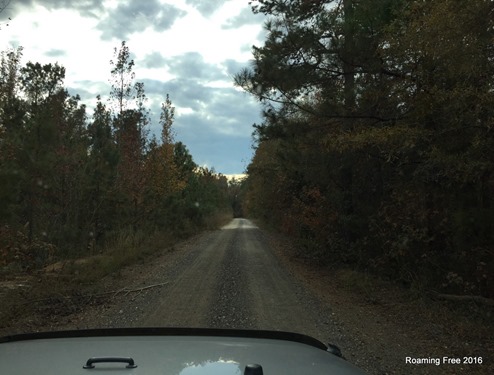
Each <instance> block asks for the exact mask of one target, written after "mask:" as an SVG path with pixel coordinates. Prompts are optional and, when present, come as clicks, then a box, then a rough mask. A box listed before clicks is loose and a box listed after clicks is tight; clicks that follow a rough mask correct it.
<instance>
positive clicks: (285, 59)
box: [235, 0, 494, 297]
mask: <svg viewBox="0 0 494 375" xmlns="http://www.w3.org/2000/svg"><path fill="white" fill-rule="evenodd" d="M252 3H253V4H252V6H253V11H254V12H256V13H263V14H265V15H267V17H268V18H267V22H266V24H265V30H266V32H267V38H266V41H265V44H264V45H263V46H262V47H254V48H253V55H254V60H253V63H252V65H251V66H250V67H249V68H246V69H245V70H243V71H241V72H240V73H238V74H237V76H236V77H235V81H236V84H237V85H239V86H241V87H243V88H244V89H245V90H247V91H248V92H250V93H251V94H253V95H254V96H256V97H257V98H258V99H259V100H260V101H261V103H263V105H264V116H263V119H264V120H263V122H262V123H261V124H257V125H255V132H254V135H255V139H256V141H257V148H256V153H255V156H254V159H253V161H252V162H251V164H250V165H249V167H248V175H249V177H248V180H247V181H246V187H245V194H244V210H246V211H247V212H248V214H249V215H251V216H254V217H258V218H259V219H262V220H264V221H265V222H267V223H269V224H271V225H272V226H275V227H276V228H278V229H280V230H282V231H283V232H285V233H288V234H289V235H290V236H292V237H293V238H295V239H296V240H297V241H298V244H299V248H300V249H301V255H303V256H306V257H308V258H311V259H315V260H317V261H318V262H320V263H326V264H329V263H332V264H340V265H343V264H344V265H347V266H351V267H355V268H358V269H361V270H366V271H370V272H374V273H376V274H379V275H384V276H386V277H389V278H391V279H393V280H400V281H402V282H405V283H406V284H408V285H411V286H413V287H416V288H420V289H426V290H429V289H433V290H436V291H442V292H449V293H467V294H480V295H483V296H488V297H494V247H493V246H494V241H493V240H494V201H493V192H494V174H493V172H494V2H492V1H490V0H472V1H462V2H458V1H456V0H435V1H423V0H411V1H405V0H366V1H357V0H340V1H329V0H317V1H303V0H291V1H287V0H258V1H253V2H252Z"/></svg>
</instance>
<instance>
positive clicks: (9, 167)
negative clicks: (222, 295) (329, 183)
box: [0, 42, 231, 270]
mask: <svg viewBox="0 0 494 375" xmlns="http://www.w3.org/2000/svg"><path fill="white" fill-rule="evenodd" d="M21 60H22V48H18V49H14V50H10V51H4V52H3V53H1V56H0V202H1V204H0V266H3V267H11V268H15V269H20V270H32V269H36V268H39V267H42V266H44V265H45V264H46V263H47V262H51V261H54V260H56V259H67V258H77V257H84V256H91V255H95V254H99V253H101V252H102V251H104V249H105V248H106V247H107V246H111V244H115V242H116V241H117V242H118V239H119V238H120V239H121V238H123V237H125V238H127V239H129V238H130V241H131V242H132V243H133V244H134V245H136V246H139V241H142V239H144V238H150V236H151V238H152V236H153V235H154V234H155V233H161V234H160V236H162V232H166V233H168V234H169V235H170V236H172V237H175V238H181V237H183V236H187V235H190V234H191V233H193V232H194V231H197V230H198V229H201V228H204V227H205V225H206V224H208V223H211V222H213V223H214V222H215V217H216V218H218V217H219V216H221V215H225V214H226V213H228V212H231V203H230V201H229V195H228V194H229V192H228V182H227V179H226V177H224V176H222V175H219V174H216V173H214V171H213V170H209V169H207V168H203V167H198V166H197V165H196V164H195V163H194V161H193V159H192V156H191V155H190V153H189V151H188V149H187V148H186V146H185V145H184V144H182V143H181V142H176V141H175V140H174V131H173V128H172V125H173V122H174V115H175V109H174V107H173V105H172V102H171V99H170V97H169V96H168V95H166V96H164V98H163V103H162V106H161V116H160V120H159V121H160V128H161V136H160V137H159V138H158V137H156V136H154V135H151V134H150V131H149V129H150V126H151V124H150V121H151V118H150V111H149V109H147V108H146V95H145V90H144V85H143V83H141V82H136V81H135V74H134V72H133V68H134V61H133V60H132V59H130V52H129V49H128V47H127V46H126V44H125V42H122V44H121V46H120V47H119V48H118V49H117V48H115V50H114V58H113V59H112V61H111V62H110V66H109V68H110V69H109V73H110V74H109V77H110V78H109V79H110V83H111V93H110V96H109V100H108V101H103V100H102V99H101V96H98V97H97V101H96V104H95V108H94V113H93V114H92V115H88V114H87V113H86V107H85V106H84V105H83V104H81V103H80V102H81V100H80V98H79V97H78V96H71V95H69V93H68V91H67V89H66V88H64V76H65V68H64V67H62V66H60V65H58V64H46V65H41V64H39V63H33V62H28V63H27V64H26V65H25V66H22V63H21ZM229 215H231V213H229Z"/></svg>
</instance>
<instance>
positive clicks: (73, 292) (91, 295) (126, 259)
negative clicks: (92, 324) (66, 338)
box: [0, 214, 231, 335]
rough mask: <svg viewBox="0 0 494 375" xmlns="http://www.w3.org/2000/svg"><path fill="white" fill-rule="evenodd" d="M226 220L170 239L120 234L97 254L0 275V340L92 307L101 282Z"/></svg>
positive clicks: (169, 235)
mask: <svg viewBox="0 0 494 375" xmlns="http://www.w3.org/2000/svg"><path fill="white" fill-rule="evenodd" d="M230 220H231V215H228V214H218V215H216V216H214V217H211V218H210V219H209V220H208V221H207V222H206V223H205V224H204V225H203V226H201V227H194V226H187V227H185V228H183V230H181V232H180V233H175V234H173V233H170V232H167V231H159V232H158V231H157V232H155V233H151V234H146V233H143V232H137V233H132V232H125V231H122V232H120V233H118V234H117V235H115V236H114V237H113V238H112V239H111V240H109V241H108V242H107V244H106V246H105V247H104V248H102V249H101V251H99V252H98V254H94V255H91V256H86V257H83V258H78V259H63V260H59V261H58V262H56V263H53V264H51V265H49V266H48V267H44V268H43V269H40V270H36V271H34V272H29V273H23V272H19V271H17V270H16V272H12V271H11V272H9V273H4V274H3V275H2V278H1V280H0V300H1V301H2V303H0V335H2V334H6V333H10V332H13V331H16V332H19V331H21V332H28V331H35V330H37V329H38V327H39V326H45V325H47V324H48V325H50V324H51V323H53V322H56V320H57V319H58V318H59V317H60V316H67V315H70V314H72V313H75V312H78V311H80V310H81V309H83V308H87V306H88V305H91V304H97V303H99V301H98V298H95V296H96V295H97V294H98V292H99V288H98V285H99V284H100V282H101V280H102V279H103V278H105V277H107V276H116V277H118V275H119V273H120V272H121V271H122V270H123V269H124V268H125V267H131V266H132V265H133V264H137V263H145V262H150V261H152V260H153V259H155V257H157V256H159V255H163V254H166V253H169V252H173V251H175V249H176V245H177V244H178V243H179V242H181V241H182V240H184V239H186V238H189V237H192V236H194V235H196V234H198V233H200V232H202V231H204V230H213V229H217V228H219V227H221V226H222V225H224V224H226V223H228V222H229V221H230ZM14 326H16V328H14ZM20 326H21V327H20ZM45 329H46V328H45Z"/></svg>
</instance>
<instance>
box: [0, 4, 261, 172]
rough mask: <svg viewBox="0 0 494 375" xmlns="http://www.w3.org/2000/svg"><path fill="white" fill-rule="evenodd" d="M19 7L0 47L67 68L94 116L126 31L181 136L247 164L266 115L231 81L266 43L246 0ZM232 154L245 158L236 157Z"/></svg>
mask: <svg viewBox="0 0 494 375" xmlns="http://www.w3.org/2000/svg"><path fill="white" fill-rule="evenodd" d="M16 4H17V5H16V6H15V7H14V11H15V12H16V13H15V14H12V19H13V20H12V21H11V22H10V26H8V27H5V28H2V30H1V33H2V34H1V35H2V38H1V39H0V50H6V49H7V48H9V47H11V46H12V45H16V43H17V44H18V45H20V46H23V47H24V58H23V63H26V62H27V61H29V60H30V61H33V62H35V61H36V62H40V63H43V64H46V63H54V62H58V63H59V64H61V65H63V66H64V67H65V68H66V80H65V85H66V86H67V87H68V88H69V89H70V92H71V93H72V94H77V93H79V94H80V95H81V97H82V98H83V99H84V102H85V104H87V105H88V107H89V108H88V116H89V117H90V116H91V115H92V108H91V102H92V105H94V104H95V100H94V98H95V97H96V95H98V94H100V95H101V96H102V97H103V99H105V98H106V97H107V95H108V93H109V84H108V80H109V78H110V70H111V67H110V63H109V61H110V59H112V58H113V48H114V47H117V48H118V47H120V42H121V40H119V39H118V37H125V38H126V41H127V45H128V47H129V49H130V52H131V54H132V57H133V58H134V60H135V72H136V80H137V81H144V82H145V89H146V94H147V96H148V97H149V102H148V104H149V107H150V108H151V109H152V110H153V115H154V116H155V117H157V116H159V106H160V103H161V102H162V101H163V100H164V95H165V94H166V93H169V94H170V97H171V99H172V101H173V103H174V105H175V106H176V107H177V115H176V124H175V125H176V129H177V133H178V134H177V135H178V138H181V136H182V138H183V139H184V141H187V142H191V143H190V144H189V143H187V142H186V145H187V146H188V147H189V148H190V149H191V150H192V151H194V150H195V152H196V153H195V154H194V153H193V156H194V159H195V160H196V162H197V163H205V162H206V161H208V163H211V164H209V165H214V166H215V168H216V169H217V170H218V171H220V172H224V173H226V172H229V173H238V172H241V171H243V169H244V168H245V164H246V161H245V158H248V157H250V156H249V155H251V150H250V134H251V132H252V129H251V124H252V123H254V122H258V121H259V113H260V108H259V107H258V104H257V103H255V101H254V100H253V99H252V98H250V97H248V96H246V95H245V94H244V93H241V92H239V91H238V89H235V88H234V87H233V82H232V75H233V74H235V73H236V72H238V71H239V69H240V67H242V66H245V65H247V64H248V60H250V59H251V58H252V56H251V52H250V47H251V46H252V45H253V44H257V45H259V44H261V43H262V41H261V40H258V38H259V36H262V35H263V34H262V19H259V16H255V15H253V14H250V15H249V11H248V9H247V8H248V4H247V1H239V0H230V1H225V0H221V1H210V2H209V1H205V0H166V1H164V0H150V1H147V0H145V1H134V0H126V1H123V0H107V1H104V2H102V1H97V0H81V1H78V2H75V1H70V0H45V1H29V0H19V2H18V3H16ZM41 4H43V6H42V5H41ZM9 16H10V15H9ZM250 16H252V18H250ZM154 122H156V123H157V121H156V118H155V119H154ZM154 127H155V128H156V124H155V125H154ZM232 137H233V138H232ZM229 139H234V141H232V142H233V143H229V142H228V140H229ZM232 144H233V145H234V146H232ZM213 145H214V147H216V148H214V149H212V148H211V147H213ZM232 147H234V148H235V149H233V148H232ZM240 150H243V151H240ZM232 155H233V156H234V157H239V158H240V159H242V160H237V161H235V160H233V161H232V160H231V159H232ZM240 155H244V156H241V157H240ZM245 155H247V156H245ZM226 159H229V160H228V162H226V161H225V162H223V161H222V160H226ZM222 163H223V164H222ZM222 165H223V166H224V168H225V170H222ZM235 166H237V167H235Z"/></svg>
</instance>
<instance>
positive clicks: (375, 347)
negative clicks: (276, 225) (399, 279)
mask: <svg viewBox="0 0 494 375" xmlns="http://www.w3.org/2000/svg"><path fill="white" fill-rule="evenodd" d="M285 242H286V241H284V240H283V239H279V238H277V237H275V236H274V235H272V234H269V233H267V232H264V231H261V230H260V229H259V228H257V227H256V226H255V225H254V224H253V223H252V222H251V221H249V220H246V219H234V220H232V221H231V222H230V223H229V224H228V225H226V226H224V227H223V228H221V229H219V230H213V231H208V232H205V233H202V234H199V235H197V236H195V237H192V238H190V239H188V240H186V241H184V242H182V243H180V244H178V245H176V246H175V247H174V248H169V249H163V251H162V252H161V253H160V254H157V255H156V256H154V257H152V258H151V259H145V260H143V261H142V262H141V263H138V264H134V265H132V266H130V267H126V268H124V269H123V270H121V271H119V272H117V273H115V274H113V275H112V276H110V277H106V278H104V279H103V280H101V281H100V282H98V291H99V293H100V292H101V293H102V294H103V295H105V296H108V298H106V297H105V298H106V299H105V300H103V301H101V300H98V301H99V302H98V303H96V304H87V305H86V306H85V307H84V308H80V306H79V307H78V308H77V309H74V310H77V312H76V313H72V314H67V315H60V314H58V315H57V316H53V317H52V318H50V317H49V316H48V317H47V316H46V315H43V317H42V318H40V317H38V318H36V317H32V318H30V319H29V320H23V321H18V322H17V326H16V327H9V332H10V333H13V332H12V331H13V330H14V331H15V330H19V331H21V332H22V331H24V332H26V331H34V330H40V331H41V330H43V331H46V330H54V329H84V328H103V327H144V326H167V327H208V328H213V327H216V328H238V329H267V330H282V331H291V332H298V333H303V334H306V335H310V336H312V337H315V338H316V339H318V340H320V341H322V342H324V343H332V344H336V345H338V346H339V347H340V348H341V349H342V352H343V354H344V355H345V357H346V358H347V359H348V360H349V361H350V362H352V363H353V364H355V365H357V366H358V367H360V368H362V369H363V370H364V371H366V372H367V373H369V374H371V375H385V374H429V375H430V374H491V373H493V372H492V370H493V365H492V361H491V360H490V358H492V356H490V355H489V353H492V352H493V351H492V345H490V344H489V337H492V336H490V335H489V333H488V332H486V333H485V334H481V335H480V337H479V335H471V334H469V332H467V331H465V332H463V333H455V332H454V330H453V331H452V330H451V329H450V327H454V326H455V325H454V322H449V323H448V322H446V321H444V320H441V318H438V317H437V316H434V315H433V314H434V313H433V311H439V310H435V309H432V308H430V307H425V308H424V309H423V310H421V309H422V307H421V306H420V303H418V304H417V303H414V302H413V301H408V299H403V300H402V301H400V297H399V292H397V293H396V295H393V296H389V293H394V290H391V292H390V291H388V292H387V293H388V296H389V297H386V294H383V293H384V291H383V293H381V294H382V295H383V298H381V299H380V300H377V301H365V299H364V298H362V296H361V295H358V294H352V293H349V292H347V291H345V290H344V288H343V289H341V288H338V286H337V285H335V284H334V283H332V280H333V279H334V278H333V275H332V274H331V271H329V270H327V271H324V270H323V269H321V270H315V269H314V267H313V266H311V267H305V266H300V265H297V262H293V261H292V260H290V257H289V256H287V255H286V254H287V253H289V251H288V250H287V249H288V248H290V247H291V245H290V244H287V243H285ZM460 327H461V326H460ZM491 344H492V342H491ZM443 355H448V356H453V355H454V356H456V357H462V356H465V355H471V356H484V357H483V358H484V360H485V363H484V365H482V366H435V365H432V364H431V365H421V366H417V365H410V364H406V363H405V359H406V358H407V357H409V358H433V357H441V358H442V356H443Z"/></svg>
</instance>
